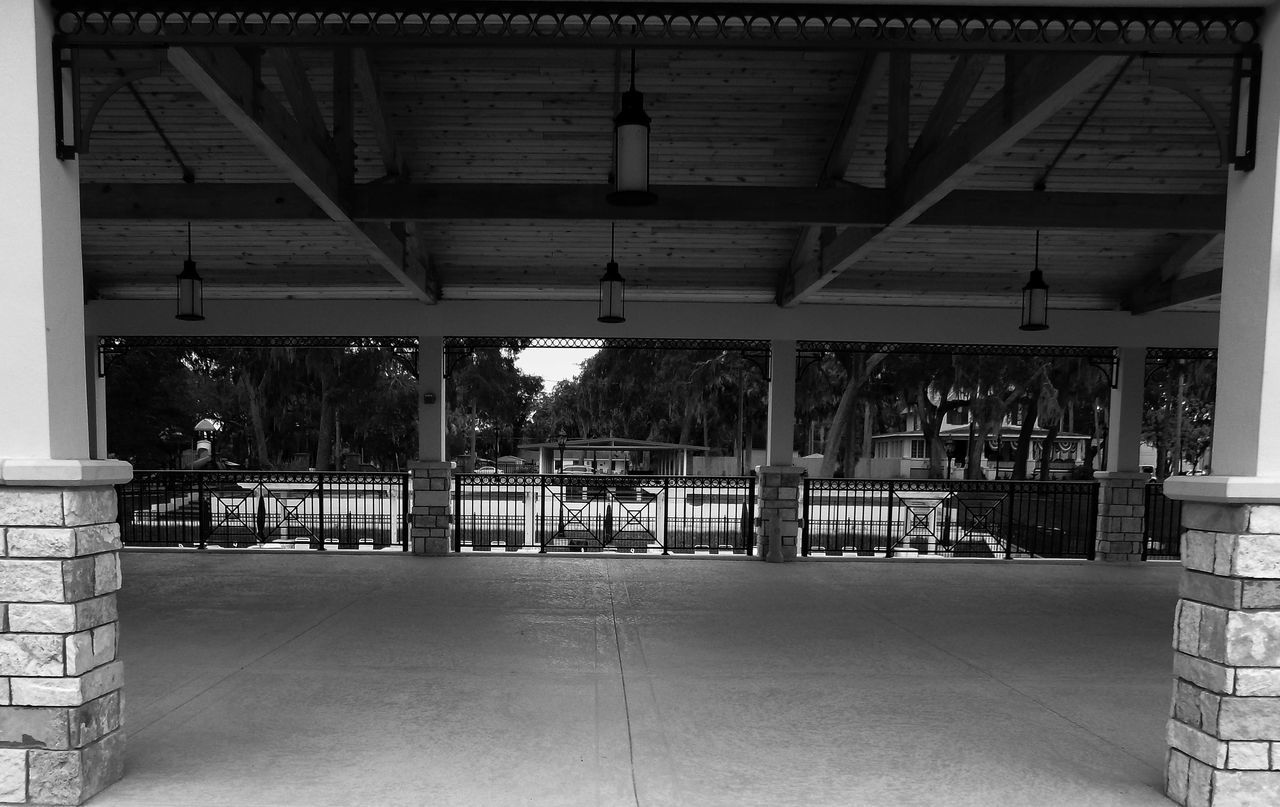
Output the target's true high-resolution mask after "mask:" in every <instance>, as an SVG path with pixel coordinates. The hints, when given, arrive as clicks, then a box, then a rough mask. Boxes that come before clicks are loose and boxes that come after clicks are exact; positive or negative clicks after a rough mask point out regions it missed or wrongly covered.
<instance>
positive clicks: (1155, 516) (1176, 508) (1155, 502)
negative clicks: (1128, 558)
mask: <svg viewBox="0 0 1280 807" xmlns="http://www.w3.org/2000/svg"><path fill="white" fill-rule="evenodd" d="M1142 503H1143V507H1142V559H1143V560H1178V559H1179V558H1181V557H1182V502H1180V501H1177V500H1175V499H1170V498H1169V497H1168V496H1165V495H1164V484H1163V483H1160V482H1148V483H1147V486H1146V489H1145V491H1144V493H1143V498H1142Z"/></svg>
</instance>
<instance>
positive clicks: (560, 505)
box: [453, 474, 755, 555]
mask: <svg viewBox="0 0 1280 807" xmlns="http://www.w3.org/2000/svg"><path fill="white" fill-rule="evenodd" d="M453 495H454V507H453V512H454V530H453V536H454V549H455V550H456V551H477V552H522V551H523V552H627V553H638V552H655V553H661V554H664V555H666V554H670V553H679V554H694V553H698V554H713V555H714V554H722V553H724V554H750V553H751V547H752V543H753V535H754V526H753V524H754V518H755V480H754V479H753V478H751V477H689V476H613V475H605V474H600V475H593V474H581V475H579V474H563V475H539V474H512V475H505V474H457V475H456V476H455V477H454V487H453Z"/></svg>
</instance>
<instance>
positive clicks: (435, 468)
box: [409, 462, 453, 555]
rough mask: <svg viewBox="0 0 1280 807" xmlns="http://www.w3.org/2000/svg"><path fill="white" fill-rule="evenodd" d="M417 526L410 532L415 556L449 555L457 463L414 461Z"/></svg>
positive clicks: (414, 506) (415, 523)
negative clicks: (455, 466)
mask: <svg viewBox="0 0 1280 807" xmlns="http://www.w3.org/2000/svg"><path fill="white" fill-rule="evenodd" d="M409 470H410V471H411V472H412V473H413V527H412V529H411V530H410V531H409V537H410V540H411V541H412V542H413V553H414V554H415V555H447V554H448V553H449V552H450V550H451V549H452V543H451V542H450V540H449V509H450V507H451V506H452V500H451V499H450V488H451V483H452V479H453V464H452V463H449V462H414V463H410V464H409Z"/></svg>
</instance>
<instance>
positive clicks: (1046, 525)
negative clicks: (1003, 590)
mask: <svg viewBox="0 0 1280 807" xmlns="http://www.w3.org/2000/svg"><path fill="white" fill-rule="evenodd" d="M1097 512H1098V485H1097V483H1096V482H1022V481H1019V482H1009V481H998V482H985V481H976V480H975V481H960V480H944V479H927V480H915V479H806V480H805V485H804V503H803V514H802V518H803V522H802V523H803V531H802V539H801V553H802V554H804V555H814V554H821V555H862V556H867V557H888V558H892V557H905V556H920V555H930V556H939V557H982V558H1090V559H1092V558H1093V555H1094V539H1095V536H1096V531H1097Z"/></svg>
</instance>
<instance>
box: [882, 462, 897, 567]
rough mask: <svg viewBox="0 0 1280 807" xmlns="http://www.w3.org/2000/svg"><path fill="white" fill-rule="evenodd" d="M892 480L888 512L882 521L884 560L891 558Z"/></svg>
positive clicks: (892, 542)
mask: <svg viewBox="0 0 1280 807" xmlns="http://www.w3.org/2000/svg"><path fill="white" fill-rule="evenodd" d="M893 499H894V492H893V480H892V479H891V480H889V505H888V507H889V512H888V514H887V515H886V516H885V519H884V556H885V557H886V558H891V557H893V545H894V543H895V541H894V540H893Z"/></svg>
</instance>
